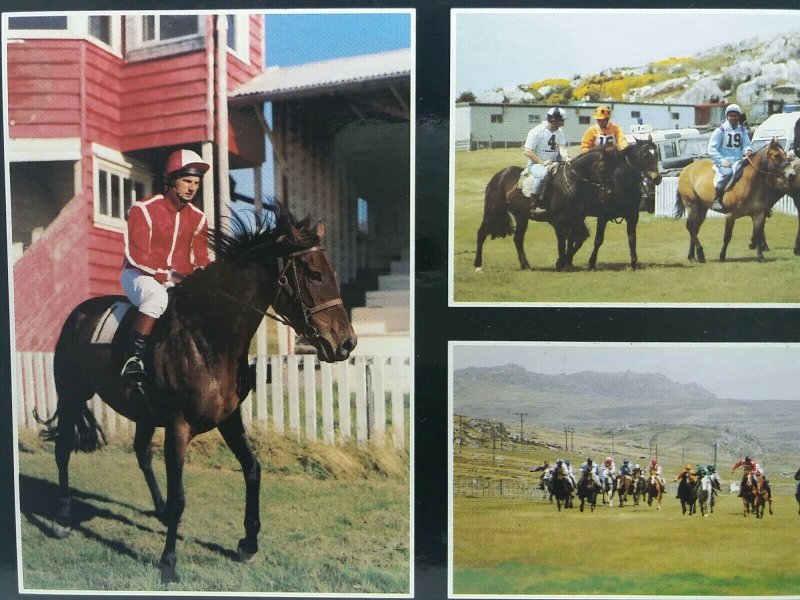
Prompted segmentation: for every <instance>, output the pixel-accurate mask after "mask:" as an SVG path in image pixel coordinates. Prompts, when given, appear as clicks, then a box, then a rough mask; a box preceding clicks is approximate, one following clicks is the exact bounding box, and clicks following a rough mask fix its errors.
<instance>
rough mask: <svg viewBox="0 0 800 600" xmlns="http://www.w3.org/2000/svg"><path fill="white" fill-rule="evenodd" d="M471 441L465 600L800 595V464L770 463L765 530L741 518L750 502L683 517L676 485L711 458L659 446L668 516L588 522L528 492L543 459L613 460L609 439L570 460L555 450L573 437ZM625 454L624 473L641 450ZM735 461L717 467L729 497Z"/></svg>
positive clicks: (586, 438)
mask: <svg viewBox="0 0 800 600" xmlns="http://www.w3.org/2000/svg"><path fill="white" fill-rule="evenodd" d="M465 433H467V432H465ZM468 433H469V436H468V437H467V438H466V439H468V440H469V443H468V444H467V445H465V446H464V447H463V448H461V449H460V450H455V454H454V456H453V476H454V483H455V487H456V488H457V489H458V493H457V494H455V495H454V497H453V537H452V540H451V543H452V548H453V565H452V569H453V570H452V582H453V591H454V592H455V593H456V594H467V595H477V594H508V595H513V594H517V595H531V594H539V595H543V596H545V597H550V596H554V595H582V594H604V595H633V596H641V595H656V594H658V595H696V596H708V595H714V596H725V595H747V594H751V595H786V594H796V593H797V590H798V589H800V573H798V571H797V568H796V565H797V564H800V545H798V533H797V531H798V524H800V515H798V513H797V510H798V505H797V502H796V501H795V499H794V497H793V495H794V483H795V482H794V481H793V479H792V477H791V474H793V473H794V471H795V469H796V465H797V461H798V460H800V457H798V456H796V455H786V454H784V455H782V457H781V458H780V459H779V458H778V457H777V456H776V457H772V458H770V459H769V460H768V461H767V464H768V465H770V466H769V468H768V474H769V476H770V480H771V486H772V489H773V494H774V500H773V510H774V514H773V515H769V514H767V515H766V516H765V517H764V519H763V520H756V519H755V518H753V517H752V516H748V517H746V518H745V517H743V516H742V504H741V500H740V499H739V498H737V497H736V496H735V495H730V494H727V493H723V495H722V496H720V497H719V498H718V500H717V505H716V508H715V511H714V513H713V514H712V515H709V516H708V517H702V516H700V514H699V513H698V514H697V515H695V516H685V515H683V514H682V513H681V508H680V503H679V501H678V500H676V499H675V490H676V487H675V486H676V484H675V483H672V481H671V480H672V478H673V477H674V476H675V474H676V473H677V472H678V471H680V470H681V465H682V464H684V463H686V462H688V463H690V464H698V463H704V464H705V463H707V462H710V460H711V458H710V456H708V453H709V449H708V447H705V448H702V447H699V446H694V445H685V444H684V443H682V442H681V441H680V440H678V439H672V438H670V436H669V435H667V434H666V433H665V434H662V435H661V436H659V442H660V445H659V458H660V461H661V463H662V465H664V477H665V479H666V480H667V482H668V483H667V492H666V493H665V495H664V498H663V504H662V509H661V510H660V511H657V510H656V509H655V507H648V506H647V505H646V504H644V503H642V504H640V505H639V506H636V507H634V506H633V505H632V502H629V503H628V504H627V505H626V506H625V507H624V508H619V507H618V506H617V505H614V506H613V507H609V506H604V505H602V504H599V505H598V506H597V508H596V509H595V511H594V512H589V511H588V509H587V510H586V511H585V512H583V513H581V512H579V510H578V508H577V506H578V504H577V503H576V508H574V509H571V510H562V511H561V512H558V510H557V509H556V506H555V504H552V505H551V504H549V503H547V502H545V501H543V500H542V499H541V492H539V491H538V490H534V494H533V496H531V495H528V496H527V498H531V497H533V500H531V499H525V498H523V497H522V495H521V494H519V493H518V492H519V489H520V484H525V486H526V487H528V488H530V487H534V488H535V486H536V484H537V483H538V480H539V474H538V473H531V472H530V468H531V466H533V465H537V464H540V463H541V462H542V461H543V460H544V459H549V460H550V461H551V462H552V461H553V460H555V457H557V456H560V457H562V458H569V459H571V460H572V462H573V465H579V464H580V463H581V462H582V461H583V460H584V459H585V458H586V456H593V457H594V458H595V460H600V459H601V458H602V456H603V455H604V454H606V452H607V451H608V450H607V449H604V448H602V445H603V440H602V439H601V438H596V437H594V436H591V435H589V434H583V435H576V439H575V443H576V446H575V450H576V451H575V452H567V451H565V450H563V448H560V447H558V444H559V440H560V441H561V443H563V441H564V437H563V434H562V435H560V436H559V432H557V431H549V430H535V431H533V432H528V433H529V434H530V433H534V434H535V435H536V437H537V438H539V439H541V440H543V442H544V443H546V444H548V445H533V444H530V445H519V444H508V443H506V444H505V445H504V447H503V448H502V449H501V448H500V447H499V445H498V447H497V448H494V449H493V447H492V446H493V441H492V439H491V437H484V438H480V439H478V438H477V437H476V436H477V431H476V430H469V431H468ZM671 439H672V441H670V440H671ZM617 442H618V444H619V445H618V446H617V448H618V452H617V453H616V454H615V456H616V457H617V465H619V464H620V463H621V460H622V458H623V457H631V458H635V457H636V454H638V452H639V451H638V450H636V449H634V448H632V447H630V446H628V444H627V443H625V440H623V439H622V438H618V439H617ZM609 453H610V451H609ZM762 458H764V457H762ZM733 460H734V457H731V456H727V455H726V456H722V455H721V456H720V457H719V459H718V464H719V465H720V472H721V475H722V477H723V489H724V490H727V489H728V483H730V482H731V481H738V480H739V477H740V476H741V473H740V472H737V473H736V474H735V475H734V474H732V473H731V472H730V466H729V465H731V464H733ZM636 462H642V463H644V462H645V461H639V459H636ZM475 480H482V481H491V482H493V484H494V485H493V489H494V490H495V492H496V491H497V490H498V489H499V486H497V485H496V484H497V483H498V481H499V480H502V481H503V482H504V489H505V493H507V494H509V495H508V496H506V497H491V496H489V495H488V494H487V495H486V496H484V492H483V491H481V489H480V488H479V487H471V486H470V483H471V482H473V481H475ZM465 484H466V485H465ZM514 495H515V496H516V497H512V496H514ZM475 496H479V497H475ZM743 565H747V567H746V569H743ZM753 573H757V574H758V576H757V577H754V576H753V575H752V574H753ZM753 586H756V587H753Z"/></svg>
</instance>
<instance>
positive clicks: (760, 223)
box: [753, 212, 767, 262]
mask: <svg viewBox="0 0 800 600" xmlns="http://www.w3.org/2000/svg"><path fill="white" fill-rule="evenodd" d="M766 221H767V215H766V214H765V213H763V212H762V213H759V214H757V215H755V216H754V217H753V237H755V239H756V257H757V260H758V262H764V225H765V223H766Z"/></svg>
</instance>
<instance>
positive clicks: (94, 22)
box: [89, 16, 111, 46]
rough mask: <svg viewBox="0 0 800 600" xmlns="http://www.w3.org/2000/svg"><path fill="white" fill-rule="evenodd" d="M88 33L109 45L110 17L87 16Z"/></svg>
mask: <svg viewBox="0 0 800 600" xmlns="http://www.w3.org/2000/svg"><path fill="white" fill-rule="evenodd" d="M89 35H90V36H92V37H93V38H95V39H98V40H100V41H101V42H104V43H106V44H108V45H109V46H110V45H111V17H108V16H98V17H93V16H90V17H89Z"/></svg>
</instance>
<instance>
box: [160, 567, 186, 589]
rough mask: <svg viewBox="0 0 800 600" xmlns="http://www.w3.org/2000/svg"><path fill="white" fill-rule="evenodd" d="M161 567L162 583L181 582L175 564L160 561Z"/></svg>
mask: <svg viewBox="0 0 800 600" xmlns="http://www.w3.org/2000/svg"><path fill="white" fill-rule="evenodd" d="M158 566H159V568H160V569H161V585H169V584H170V583H180V581H181V580H180V577H178V573H177V571H176V570H175V565H165V564H164V563H158Z"/></svg>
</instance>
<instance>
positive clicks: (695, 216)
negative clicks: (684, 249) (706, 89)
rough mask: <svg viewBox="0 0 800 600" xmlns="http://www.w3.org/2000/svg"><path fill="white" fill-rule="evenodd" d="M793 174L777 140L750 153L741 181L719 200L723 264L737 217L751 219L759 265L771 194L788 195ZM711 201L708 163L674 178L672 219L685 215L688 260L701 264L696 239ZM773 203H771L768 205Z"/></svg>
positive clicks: (694, 165) (693, 165)
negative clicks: (722, 219)
mask: <svg viewBox="0 0 800 600" xmlns="http://www.w3.org/2000/svg"><path fill="white" fill-rule="evenodd" d="M794 177H795V173H794V170H793V169H792V167H791V165H790V163H789V159H788V157H787V155H786V152H785V151H784V149H783V147H782V146H781V145H780V143H779V142H778V140H777V139H775V138H773V139H772V141H771V142H770V143H769V144H767V145H766V146H764V147H763V148H760V149H759V150H757V151H756V152H754V153H753V154H752V155H751V156H750V157H749V158H748V159H747V162H746V164H745V165H744V167H742V174H741V179H740V180H739V181H738V182H737V183H736V184H735V185H734V186H733V187H732V188H731V189H730V190H728V191H727V192H726V193H725V195H724V196H723V206H724V207H725V209H726V213H727V214H726V216H725V235H724V237H723V243H722V250H721V251H720V255H719V259H720V260H721V261H724V260H725V255H726V252H727V249H728V244H729V243H730V240H731V235H732V234H733V225H734V222H735V221H736V219H738V218H739V217H744V216H749V217H751V218H752V219H753V230H754V241H755V244H756V252H757V255H758V261H759V262H763V260H764V251H763V242H764V221H765V220H766V218H767V212H768V211H769V208H770V207H771V206H772V204H771V203H770V202H771V200H772V197H773V193H772V192H773V191H775V190H777V191H780V192H782V193H783V194H786V193H789V190H790V182H791V181H792V180H793V179H794ZM713 199H714V169H713V163H712V161H711V160H710V159H702V160H696V161H694V162H693V163H691V164H689V165H687V166H686V168H685V169H683V171H681V174H680V176H679V177H678V193H677V194H676V198H675V216H676V217H682V216H683V215H684V213H685V212H688V216H687V219H686V230H687V231H688V232H689V256H688V258H689V260H690V261H694V260H695V253H696V256H697V261H698V262H705V260H706V258H705V252H704V251H703V246H702V245H701V244H700V240H699V239H698V233H699V231H700V226H701V225H702V224H703V221H705V218H706V214H707V213H708V209H709V207H710V206H711V204H712V202H713ZM772 203H774V202H772Z"/></svg>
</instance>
